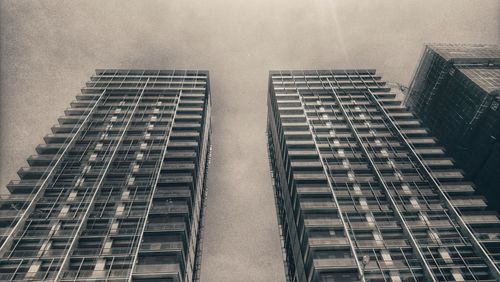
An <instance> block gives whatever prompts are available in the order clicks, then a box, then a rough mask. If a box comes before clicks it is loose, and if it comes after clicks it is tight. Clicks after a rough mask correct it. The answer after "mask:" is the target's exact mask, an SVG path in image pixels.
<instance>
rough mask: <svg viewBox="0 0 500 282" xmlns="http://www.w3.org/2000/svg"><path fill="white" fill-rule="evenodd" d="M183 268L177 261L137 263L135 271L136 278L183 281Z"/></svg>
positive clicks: (134, 276)
mask: <svg viewBox="0 0 500 282" xmlns="http://www.w3.org/2000/svg"><path fill="white" fill-rule="evenodd" d="M181 277H182V276H181V270H180V267H179V264H177V263H164V264H161V263H158V264H140V262H139V264H137V265H136V267H135V270H134V273H133V278H136V279H151V280H152V281H154V280H155V279H156V280H160V281H161V280H167V281H168V279H171V281H173V282H180V281H181Z"/></svg>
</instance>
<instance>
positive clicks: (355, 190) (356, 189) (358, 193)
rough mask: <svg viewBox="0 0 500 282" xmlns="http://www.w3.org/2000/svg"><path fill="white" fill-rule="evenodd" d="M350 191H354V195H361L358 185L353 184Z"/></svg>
mask: <svg viewBox="0 0 500 282" xmlns="http://www.w3.org/2000/svg"><path fill="white" fill-rule="evenodd" d="M352 189H353V190H354V194H356V195H361V194H362V192H361V188H360V187H359V184H354V185H353V186H352Z"/></svg>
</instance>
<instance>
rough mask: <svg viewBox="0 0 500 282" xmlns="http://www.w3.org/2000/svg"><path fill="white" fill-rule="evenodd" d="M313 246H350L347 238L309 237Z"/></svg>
mask: <svg viewBox="0 0 500 282" xmlns="http://www.w3.org/2000/svg"><path fill="white" fill-rule="evenodd" d="M309 245H310V246H311V248H321V247H338V246H349V242H348V241H347V239H346V238H331V237H330V238H328V237H326V238H309Z"/></svg>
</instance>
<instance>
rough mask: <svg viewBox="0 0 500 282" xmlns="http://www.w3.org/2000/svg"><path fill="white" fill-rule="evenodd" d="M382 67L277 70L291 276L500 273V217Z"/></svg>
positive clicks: (272, 118) (280, 205)
mask: <svg viewBox="0 0 500 282" xmlns="http://www.w3.org/2000/svg"><path fill="white" fill-rule="evenodd" d="M394 96H395V94H394V93H393V92H391V89H390V88H388V87H387V86H386V85H385V83H384V82H383V81H382V80H381V77H380V76H378V75H376V73H375V71H373V70H321V71H272V72H271V73H270V76H269V97H268V107H269V111H268V139H269V154H270V156H269V157H270V162H271V168H272V175H273V181H274V188H275V196H276V207H277V213H278V221H279V224H280V227H281V235H282V242H283V253H284V259H285V266H286V273H287V277H288V280H289V281H359V280H361V281H469V280H473V281H498V279H500V276H499V270H498V267H499V266H498V263H499V259H500V250H499V242H500V233H499V232H500V222H499V219H498V217H497V215H496V214H495V213H492V212H489V211H486V210H485V206H486V205H485V202H484V201H483V200H482V199H481V198H478V197H475V196H473V195H472V194H473V192H474V188H473V185H472V184H471V183H468V182H464V181H463V175H462V172H461V171H460V170H459V169H456V168H455V167H454V164H453V161H452V160H451V159H450V158H448V157H446V155H445V152H444V151H443V149H442V148H441V147H439V146H437V144H436V140H435V139H434V138H433V137H432V136H431V135H430V134H429V133H428V131H427V130H425V129H423V127H422V126H421V125H420V123H419V122H418V120H417V119H416V118H415V117H414V116H413V115H412V114H411V113H410V112H408V111H406V110H405V108H404V107H403V106H401V103H400V102H399V101H398V100H396V99H394Z"/></svg>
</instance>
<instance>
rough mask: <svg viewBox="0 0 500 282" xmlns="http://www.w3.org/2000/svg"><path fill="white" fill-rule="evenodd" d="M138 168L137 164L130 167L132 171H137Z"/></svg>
mask: <svg viewBox="0 0 500 282" xmlns="http://www.w3.org/2000/svg"><path fill="white" fill-rule="evenodd" d="M139 168H140V166H139V165H138V164H136V165H134V167H133V168H132V172H139Z"/></svg>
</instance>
